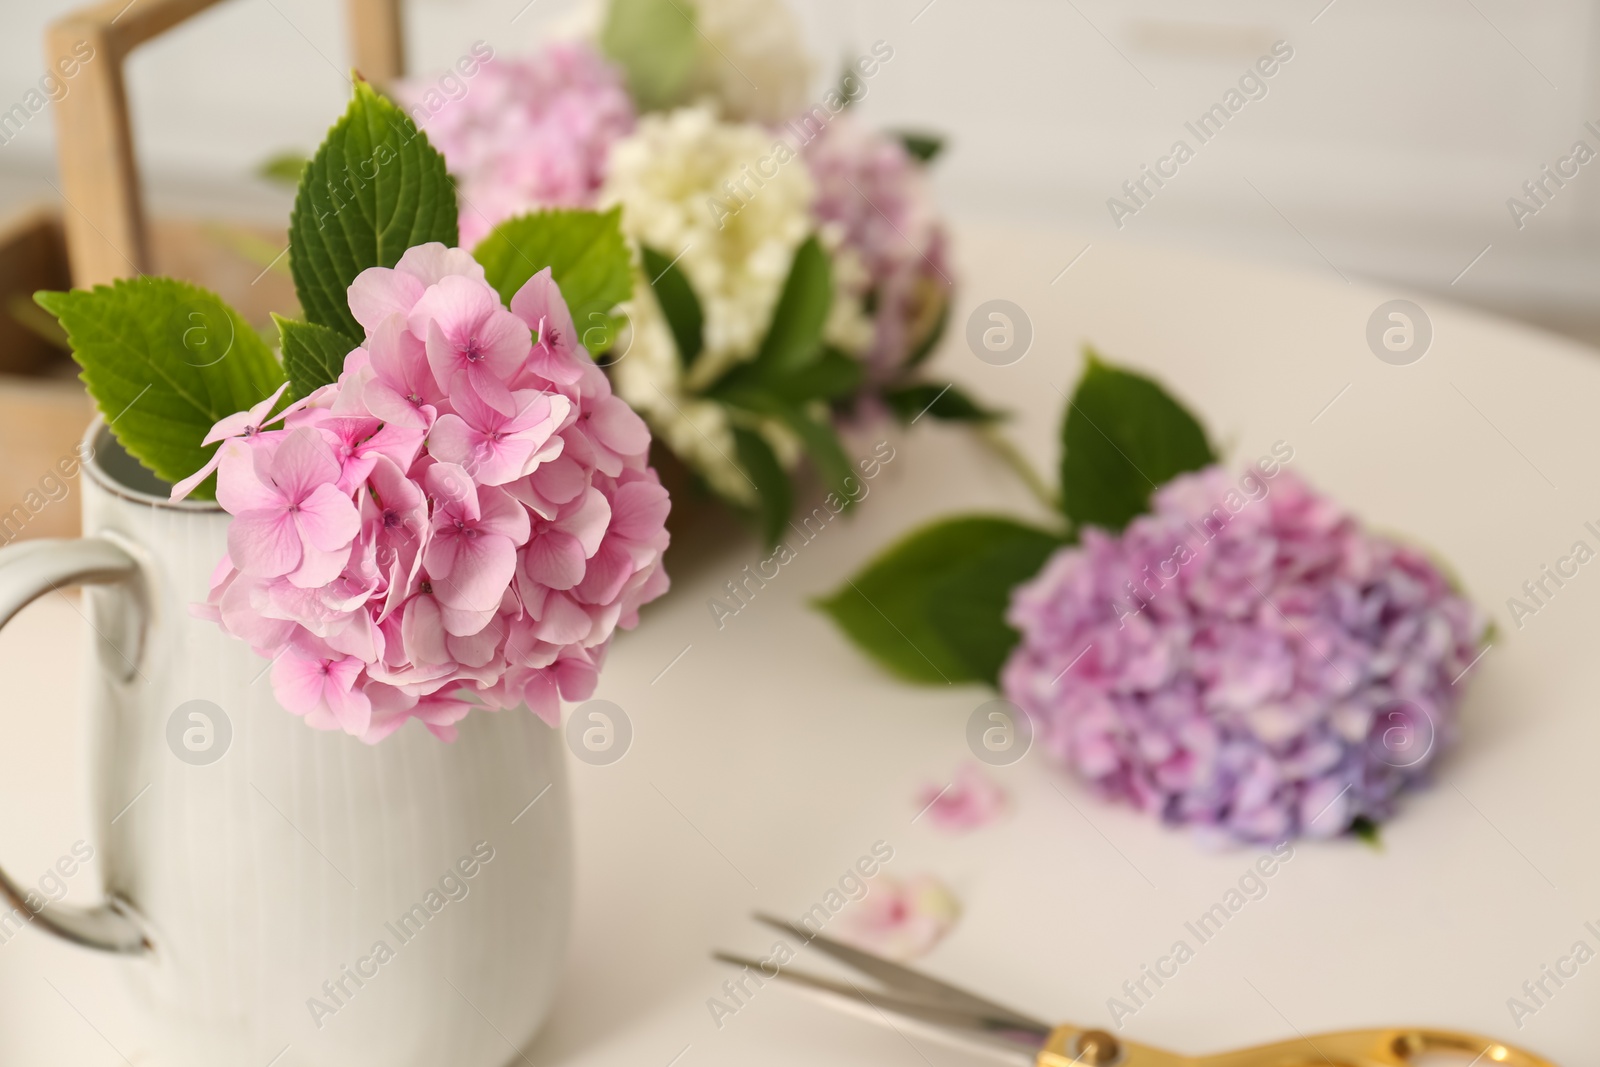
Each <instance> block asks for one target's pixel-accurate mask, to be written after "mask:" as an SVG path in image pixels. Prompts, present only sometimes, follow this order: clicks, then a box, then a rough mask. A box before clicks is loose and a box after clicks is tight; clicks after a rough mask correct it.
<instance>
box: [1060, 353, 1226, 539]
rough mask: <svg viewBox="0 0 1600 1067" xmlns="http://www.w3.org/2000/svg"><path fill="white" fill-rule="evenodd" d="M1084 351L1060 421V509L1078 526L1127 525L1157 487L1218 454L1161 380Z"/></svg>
mask: <svg viewBox="0 0 1600 1067" xmlns="http://www.w3.org/2000/svg"><path fill="white" fill-rule="evenodd" d="M1086 354H1087V355H1088V357H1089V364H1088V366H1087V367H1086V368H1085V369H1084V372H1083V377H1082V378H1080V379H1079V380H1078V387H1077V389H1076V390H1074V392H1073V394H1072V399H1071V401H1070V402H1069V403H1068V405H1067V412H1066V418H1065V421H1064V422H1063V423H1062V427H1061V441H1062V457H1061V499H1062V510H1063V511H1064V512H1066V515H1067V518H1069V519H1071V520H1072V522H1073V524H1074V525H1076V526H1085V525H1090V526H1103V527H1105V528H1106V529H1108V530H1114V531H1115V530H1121V529H1122V528H1123V527H1124V526H1126V525H1127V524H1128V523H1129V521H1130V520H1132V519H1133V518H1134V516H1136V515H1140V514H1143V513H1144V512H1145V511H1146V510H1147V509H1148V507H1149V504H1150V494H1151V493H1152V492H1154V491H1155V490H1156V489H1157V488H1158V487H1160V486H1162V485H1165V484H1166V483H1167V482H1168V481H1169V480H1170V479H1171V478H1173V477H1174V476H1175V475H1179V474H1182V473H1184V472H1185V471H1192V470H1199V469H1200V468H1201V467H1205V466H1208V465H1210V464H1212V463H1214V462H1216V456H1215V455H1214V454H1213V453H1212V451H1211V446H1210V445H1209V444H1208V443H1207V442H1206V433H1205V430H1204V429H1202V428H1201V426H1200V423H1199V422H1198V421H1197V420H1196V419H1195V417H1194V416H1193V415H1191V414H1189V412H1188V411H1186V410H1184V408H1183V405H1181V404H1179V403H1178V402H1177V401H1176V400H1174V399H1173V398H1172V397H1171V396H1170V395H1169V394H1168V393H1167V391H1166V390H1164V389H1162V388H1161V386H1159V385H1157V384H1156V383H1155V382H1154V381H1151V380H1150V379H1149V378H1146V377H1144V376H1143V375H1140V374H1134V373H1133V372H1132V371H1125V370H1121V369H1119V368H1117V367H1112V366H1110V365H1108V364H1106V363H1103V362H1101V361H1100V358H1099V357H1098V356H1097V355H1096V354H1095V353H1094V351H1093V350H1088V351H1087V353H1086Z"/></svg>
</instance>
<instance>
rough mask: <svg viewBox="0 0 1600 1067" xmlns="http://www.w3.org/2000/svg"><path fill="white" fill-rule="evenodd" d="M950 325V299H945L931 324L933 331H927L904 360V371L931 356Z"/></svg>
mask: <svg viewBox="0 0 1600 1067" xmlns="http://www.w3.org/2000/svg"><path fill="white" fill-rule="evenodd" d="M949 323H950V298H949V297H948V296H946V297H945V301H944V305H943V306H942V307H940V308H939V318H938V320H937V321H935V322H934V324H933V329H931V330H929V331H928V336H926V337H924V338H923V339H922V340H921V341H920V342H919V343H918V344H917V347H916V348H914V349H912V350H911V355H910V356H909V357H907V358H906V370H910V369H911V368H913V367H915V366H918V365H919V364H921V363H923V362H924V361H926V360H927V358H928V357H929V356H931V355H933V350H934V349H935V348H938V347H939V342H940V341H941V340H943V339H944V329H945V327H946V326H947V325H949Z"/></svg>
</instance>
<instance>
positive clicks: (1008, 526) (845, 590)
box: [818, 515, 1062, 684]
mask: <svg viewBox="0 0 1600 1067" xmlns="http://www.w3.org/2000/svg"><path fill="white" fill-rule="evenodd" d="M1061 544H1062V542H1061V540H1060V539H1059V538H1058V537H1056V536H1055V535H1053V534H1049V533H1046V532H1044V531H1042V530H1035V529H1032V528H1031V527H1027V526H1023V525H1021V524H1019V523H1016V522H1013V521H1011V520H1010V519H1005V518H999V517H991V516H984V515H973V516H964V517H961V518H956V519H946V520H943V521H941V522H936V523H934V524H933V525H931V526H925V527H923V528H922V529H920V530H917V531H916V532H914V533H912V534H911V535H910V536H908V537H906V538H905V539H904V540H902V541H900V542H899V543H897V544H895V545H893V546H891V547H890V548H889V549H888V550H886V551H885V552H884V553H883V554H882V555H880V556H878V558H877V559H875V560H873V561H872V562H871V563H869V564H868V565H867V566H866V568H865V569H863V570H862V571H861V572H860V573H859V574H857V575H856V576H855V577H854V578H852V579H850V580H849V581H847V582H846V583H845V584H844V585H843V586H841V587H840V588H839V590H838V591H837V592H836V593H834V594H833V595H832V596H830V597H827V598H826V599H824V600H821V601H819V602H818V606H819V607H821V608H822V609H823V610H824V611H826V612H827V613H828V614H829V615H830V616H832V618H833V620H834V622H836V623H838V625H839V626H840V628H841V629H843V630H844V631H845V633H846V634H848V635H849V636H850V638H851V639H852V640H854V641H855V643H856V644H857V645H859V646H861V648H862V649H863V650H864V651H865V652H866V653H867V654H868V655H870V656H872V658H874V659H876V660H877V661H878V662H879V663H880V664H881V665H882V666H884V667H885V668H887V669H888V670H890V671H891V672H893V673H894V674H896V675H898V676H899V677H901V678H904V679H905V680H907V681H911V682H922V683H926V684H938V683H954V682H988V683H991V684H993V683H994V682H995V679H996V676H997V674H998V671H999V664H1000V663H1001V662H1003V661H1004V655H1005V654H1006V653H1009V651H1010V649H1011V648H1012V646H1014V645H1015V644H1016V642H1017V634H1016V632H1015V631H1013V630H1012V629H1011V628H1010V627H1009V626H1007V625H1006V622H1005V617H1004V613H1005V606H1006V604H1007V603H1009V599H1010V595H1011V589H1012V587H1013V586H1015V585H1016V584H1017V583H1018V582H1020V581H1023V580H1025V579H1027V578H1030V577H1032V576H1033V575H1034V574H1036V573H1038V571H1039V569H1040V567H1042V566H1043V564H1044V561H1045V559H1046V558H1047V557H1048V556H1049V555H1050V553H1051V552H1053V551H1055V550H1056V549H1057V548H1059V547H1061ZM952 597H953V598H959V599H952V600H950V601H949V603H948V604H947V605H946V606H945V607H944V608H943V610H938V609H939V601H940V600H941V598H952Z"/></svg>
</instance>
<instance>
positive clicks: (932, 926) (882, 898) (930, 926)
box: [830, 874, 961, 960]
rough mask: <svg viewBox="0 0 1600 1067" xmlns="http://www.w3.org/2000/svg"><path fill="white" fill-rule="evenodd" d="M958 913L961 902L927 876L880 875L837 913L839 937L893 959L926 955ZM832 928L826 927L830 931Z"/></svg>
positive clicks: (933, 878) (837, 934)
mask: <svg viewBox="0 0 1600 1067" xmlns="http://www.w3.org/2000/svg"><path fill="white" fill-rule="evenodd" d="M960 917H961V902H960V901H958V900H957V899H956V898H955V895H954V894H953V893H951V892H950V890H949V889H948V888H946V887H945V885H944V883H943V882H941V881H939V879H937V878H935V877H934V876H932V875H928V874H921V875H914V876H912V877H910V878H907V879H905V880H903V881H902V880H901V879H898V878H895V877H893V876H891V875H887V874H880V875H878V877H876V878H874V879H872V880H871V881H870V882H868V883H867V895H866V896H864V897H862V898H861V899H860V900H858V901H856V902H855V903H854V904H852V905H850V906H849V907H848V908H846V909H845V910H844V911H843V912H841V913H840V915H839V924H838V927H837V933H836V936H837V937H838V938H839V940H841V941H844V942H847V943H848V944H851V945H854V946H855V947H857V948H860V949H865V950H866V951H868V952H875V953H877V954H878V955H880V956H885V957H887V958H889V959H892V960H911V959H916V958H917V957H918V956H924V955H927V954H928V953H929V952H930V951H932V950H933V948H934V946H935V945H937V944H938V943H939V942H940V941H941V940H943V938H944V935H945V934H947V933H949V932H950V929H951V927H953V926H955V924H956V920H957V919H959V918H960ZM832 932H833V931H830V933H832Z"/></svg>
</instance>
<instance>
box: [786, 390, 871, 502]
mask: <svg viewBox="0 0 1600 1067" xmlns="http://www.w3.org/2000/svg"><path fill="white" fill-rule="evenodd" d="M779 418H780V419H782V421H783V422H784V424H785V425H787V426H788V427H789V429H791V430H793V431H794V433H795V435H796V436H797V437H799V438H800V442H801V444H802V446H803V447H804V448H805V452H806V455H807V456H808V457H810V459H811V462H812V463H814V464H815V465H816V468H817V473H818V474H819V475H821V476H822V483H823V484H824V485H826V486H827V487H828V488H829V489H832V490H833V491H834V492H836V493H838V494H839V496H840V499H841V500H842V501H843V503H844V507H845V508H849V507H851V506H852V505H854V504H855V497H854V496H852V495H851V493H850V489H849V480H850V479H853V478H854V477H855V473H856V471H855V468H854V467H853V466H851V465H850V457H849V456H847V455H845V451H844V445H842V444H840V443H839V432H838V431H837V430H835V429H834V428H833V423H831V422H829V421H828V420H827V419H825V418H822V419H819V418H814V417H813V416H812V415H810V414H809V413H807V412H806V411H804V410H803V409H801V408H799V407H795V406H792V405H785V406H784V407H782V408H780V409H779Z"/></svg>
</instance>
